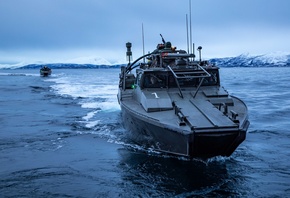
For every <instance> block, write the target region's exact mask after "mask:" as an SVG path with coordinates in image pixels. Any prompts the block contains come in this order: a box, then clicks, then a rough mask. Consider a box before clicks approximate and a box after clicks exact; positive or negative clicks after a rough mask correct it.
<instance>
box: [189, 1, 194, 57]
mask: <svg viewBox="0 0 290 198" xmlns="http://www.w3.org/2000/svg"><path fill="white" fill-rule="evenodd" d="M189 23H190V24H189V25H190V26H189V33H190V53H191V54H192V53H193V50H192V46H193V43H192V29H191V26H192V24H191V0H189Z"/></svg>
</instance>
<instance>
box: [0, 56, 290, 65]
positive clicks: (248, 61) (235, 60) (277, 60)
mask: <svg viewBox="0 0 290 198" xmlns="http://www.w3.org/2000/svg"><path fill="white" fill-rule="evenodd" d="M75 60H81V62H79V63H40V62H39V63H31V64H20V63H19V64H14V65H9V64H8V65H7V64H6V65H1V64H0V69H39V68H41V67H43V66H48V67H50V68H52V69H106V68H120V67H121V66H126V65H127V63H124V64H122V63H121V64H110V63H109V62H108V61H105V60H104V59H98V60H101V61H100V62H98V61H96V60H97V59H94V61H91V60H92V58H91V57H90V59H88V60H87V63H86V60H84V59H75ZM208 61H209V62H210V63H212V64H214V65H217V66H219V67H290V53H285V52H275V53H270V54H264V55H255V56H253V55H249V54H241V55H239V56H236V57H225V58H211V59H208Z"/></svg>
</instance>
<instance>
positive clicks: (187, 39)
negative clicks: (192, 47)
mask: <svg viewBox="0 0 290 198" xmlns="http://www.w3.org/2000/svg"><path fill="white" fill-rule="evenodd" d="M186 41H187V53H188V54H189V38H188V17H187V14H186Z"/></svg>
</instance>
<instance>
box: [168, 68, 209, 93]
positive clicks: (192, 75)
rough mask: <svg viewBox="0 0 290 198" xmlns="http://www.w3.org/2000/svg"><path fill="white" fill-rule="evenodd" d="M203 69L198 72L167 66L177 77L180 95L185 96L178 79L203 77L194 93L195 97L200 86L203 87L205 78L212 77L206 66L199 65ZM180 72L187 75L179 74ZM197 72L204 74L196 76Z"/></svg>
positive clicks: (175, 77)
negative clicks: (174, 69)
mask: <svg viewBox="0 0 290 198" xmlns="http://www.w3.org/2000/svg"><path fill="white" fill-rule="evenodd" d="M197 66H198V67H199V68H200V69H201V71H197V72H178V71H173V69H172V68H171V67H170V66H167V68H168V69H169V70H170V71H171V73H172V74H173V76H174V79H175V82H176V84H177V87H178V89H179V93H180V97H181V98H183V94H182V91H181V88H180V85H179V82H178V79H183V78H192V79H193V78H201V80H200V82H199V84H198V86H197V88H196V91H195V93H194V95H193V97H194V98H195V96H196V94H197V92H198V91H199V89H200V87H201V84H202V83H203V80H204V78H209V77H211V75H210V73H208V72H207V71H206V70H205V69H204V68H202V67H201V66H200V65H197ZM178 73H179V74H182V75H187V76H178ZM195 74H204V75H199V76H195Z"/></svg>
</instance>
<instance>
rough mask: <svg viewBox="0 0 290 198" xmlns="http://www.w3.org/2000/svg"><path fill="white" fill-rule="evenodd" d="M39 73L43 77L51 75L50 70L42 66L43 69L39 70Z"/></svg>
mask: <svg viewBox="0 0 290 198" xmlns="http://www.w3.org/2000/svg"><path fill="white" fill-rule="evenodd" d="M39 73H40V75H41V76H43V77H45V76H49V75H51V69H50V68H49V67H47V66H44V67H42V68H40V70H39Z"/></svg>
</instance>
